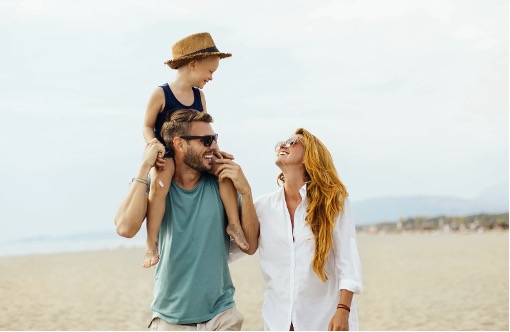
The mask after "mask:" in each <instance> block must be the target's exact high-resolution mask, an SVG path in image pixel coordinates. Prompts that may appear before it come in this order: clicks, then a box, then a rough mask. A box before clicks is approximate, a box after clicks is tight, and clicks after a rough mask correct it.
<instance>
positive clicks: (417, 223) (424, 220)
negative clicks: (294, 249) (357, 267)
mask: <svg viewBox="0 0 510 332" xmlns="http://www.w3.org/2000/svg"><path fill="white" fill-rule="evenodd" d="M357 228H358V231H361V232H368V233H374V232H381V231H383V232H406V231H444V232H462V231H475V232H480V231H487V230H508V212H506V213H500V214H476V215H469V216H438V217H427V216H419V217H409V218H400V219H399V220H397V221H385V222H380V223H378V224H374V225H366V226H358V227H357Z"/></svg>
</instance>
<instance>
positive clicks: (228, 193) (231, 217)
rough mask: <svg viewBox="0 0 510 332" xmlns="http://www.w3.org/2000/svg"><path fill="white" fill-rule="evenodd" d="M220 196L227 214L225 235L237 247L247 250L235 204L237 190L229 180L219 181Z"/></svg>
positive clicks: (237, 206) (236, 204) (246, 242)
mask: <svg viewBox="0 0 510 332" xmlns="http://www.w3.org/2000/svg"><path fill="white" fill-rule="evenodd" d="M220 196H221V200H222V201H223V206H225V212H226V213H227V218H228V226H227V234H228V235H230V236H231V237H232V238H233V239H234V241H235V243H236V244H237V246H238V247H239V248H241V249H244V250H247V249H248V248H249V245H248V241H246V238H245V237H244V232H243V229H242V228H241V222H240V220H239V205H238V203H237V190H236V188H235V187H234V184H233V183H232V180H230V179H223V180H222V181H220Z"/></svg>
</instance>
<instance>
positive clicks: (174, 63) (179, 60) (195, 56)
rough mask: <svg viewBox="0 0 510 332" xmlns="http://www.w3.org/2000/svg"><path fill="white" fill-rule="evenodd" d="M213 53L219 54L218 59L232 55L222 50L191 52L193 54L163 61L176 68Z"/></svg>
mask: <svg viewBox="0 0 510 332" xmlns="http://www.w3.org/2000/svg"><path fill="white" fill-rule="evenodd" d="M213 55H215V56H219V57H220V59H224V58H230V57H231V56H232V54H231V53H222V52H207V53H197V54H193V55H185V56H181V57H180V58H177V59H174V60H168V61H166V62H165V64H166V65H167V66H168V67H170V68H172V69H177V68H179V67H180V66H182V65H184V64H186V63H188V62H190V61H192V60H197V59H202V58H205V57H208V56H213Z"/></svg>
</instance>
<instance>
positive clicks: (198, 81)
mask: <svg viewBox="0 0 510 332" xmlns="http://www.w3.org/2000/svg"><path fill="white" fill-rule="evenodd" d="M219 65H220V57H219V56H208V57H207V58H204V59H200V60H197V61H196V62H195V63H194V64H193V65H192V77H193V81H194V82H193V85H194V86H196V87H197V88H199V89H202V88H203V87H204V86H205V84H206V83H207V82H209V81H211V80H212V79H213V73H214V72H215V71H216V70H217V69H218V66H219Z"/></svg>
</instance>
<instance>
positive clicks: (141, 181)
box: [130, 178, 149, 186]
mask: <svg viewBox="0 0 510 332" xmlns="http://www.w3.org/2000/svg"><path fill="white" fill-rule="evenodd" d="M133 181H137V182H140V183H143V184H145V185H146V186H148V185H149V182H147V180H145V179H142V178H132V179H131V182H130V183H133Z"/></svg>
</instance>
